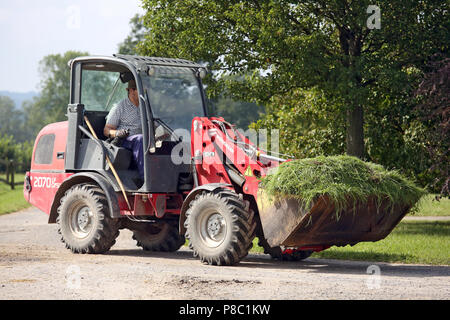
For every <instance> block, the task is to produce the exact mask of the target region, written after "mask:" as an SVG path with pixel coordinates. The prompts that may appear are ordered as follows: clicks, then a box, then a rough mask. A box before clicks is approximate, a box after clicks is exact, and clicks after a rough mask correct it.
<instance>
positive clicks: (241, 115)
mask: <svg viewBox="0 0 450 320" xmlns="http://www.w3.org/2000/svg"><path fill="white" fill-rule="evenodd" d="M264 111H265V110H264V108H263V107H261V106H258V105H257V104H255V103H252V102H243V101H235V100H233V99H231V98H226V97H223V96H222V97H219V98H218V99H217V100H216V101H215V102H214V110H212V112H210V113H211V114H210V116H218V117H223V118H224V119H225V120H226V121H227V122H229V123H232V124H234V125H236V127H237V128H238V129H242V130H244V131H245V130H247V129H248V127H249V125H250V124H251V123H253V122H255V121H257V120H258V119H259V118H260V117H261V116H262V115H263V114H264Z"/></svg>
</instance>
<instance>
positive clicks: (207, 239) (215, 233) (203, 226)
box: [198, 210, 227, 248]
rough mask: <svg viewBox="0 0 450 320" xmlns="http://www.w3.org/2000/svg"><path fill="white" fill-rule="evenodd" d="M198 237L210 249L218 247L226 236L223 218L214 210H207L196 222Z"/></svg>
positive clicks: (225, 225) (225, 224)
mask: <svg viewBox="0 0 450 320" xmlns="http://www.w3.org/2000/svg"><path fill="white" fill-rule="evenodd" d="M198 227H199V230H200V236H201V239H202V240H203V242H204V243H205V244H206V245H207V246H208V247H211V248H216V247H218V246H220V245H221V244H222V243H223V241H224V240H225V237H226V234H227V223H226V220H225V219H224V217H223V216H222V215H221V214H220V213H218V212H217V211H215V210H208V211H206V212H204V214H203V215H202V216H201V217H200V219H199V220H198Z"/></svg>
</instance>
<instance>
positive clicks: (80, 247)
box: [56, 184, 119, 254]
mask: <svg viewBox="0 0 450 320" xmlns="http://www.w3.org/2000/svg"><path fill="white" fill-rule="evenodd" d="M56 221H57V223H58V225H59V229H58V232H59V234H60V235H61V241H62V242H63V243H64V244H65V245H66V248H67V249H70V250H71V251H72V252H73V253H93V254H97V253H105V252H107V251H108V250H109V249H110V248H111V247H112V246H113V245H114V243H115V242H116V238H117V236H118V235H119V222H118V220H115V219H111V218H110V214H109V207H108V203H107V201H106V197H105V193H104V192H103V190H102V189H101V188H100V187H99V186H97V185H94V184H78V185H75V186H73V187H71V188H70V189H69V190H67V191H66V193H65V195H64V197H63V198H62V199H61V205H60V206H59V208H58V218H57V219H56Z"/></svg>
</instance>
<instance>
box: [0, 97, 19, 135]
mask: <svg viewBox="0 0 450 320" xmlns="http://www.w3.org/2000/svg"><path fill="white" fill-rule="evenodd" d="M21 116H22V114H21V112H20V111H19V110H17V109H16V107H15V105H14V101H13V100H12V99H11V98H9V97H3V96H0V119H1V121H0V135H3V134H5V135H6V134H8V135H13V136H14V137H19V135H20V129H21V120H22V119H21Z"/></svg>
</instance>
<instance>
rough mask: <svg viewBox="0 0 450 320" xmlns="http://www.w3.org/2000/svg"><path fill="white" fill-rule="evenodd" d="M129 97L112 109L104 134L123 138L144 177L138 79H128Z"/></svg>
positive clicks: (124, 145)
mask: <svg viewBox="0 0 450 320" xmlns="http://www.w3.org/2000/svg"><path fill="white" fill-rule="evenodd" d="M126 90H127V91H128V97H127V98H125V99H123V100H122V101H121V102H120V103H119V104H118V105H117V107H115V108H114V109H112V110H111V112H110V113H109V114H108V118H107V120H106V125H105V128H104V129H103V134H104V135H105V136H106V137H108V138H115V137H119V138H123V142H122V147H123V148H126V149H128V150H130V151H132V152H133V160H134V165H135V166H136V167H137V169H138V172H139V176H140V177H141V179H144V150H143V142H142V127H141V113H140V110H139V95H138V91H137V88H136V81H135V80H133V79H132V80H130V81H128V87H127V89H126Z"/></svg>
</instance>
